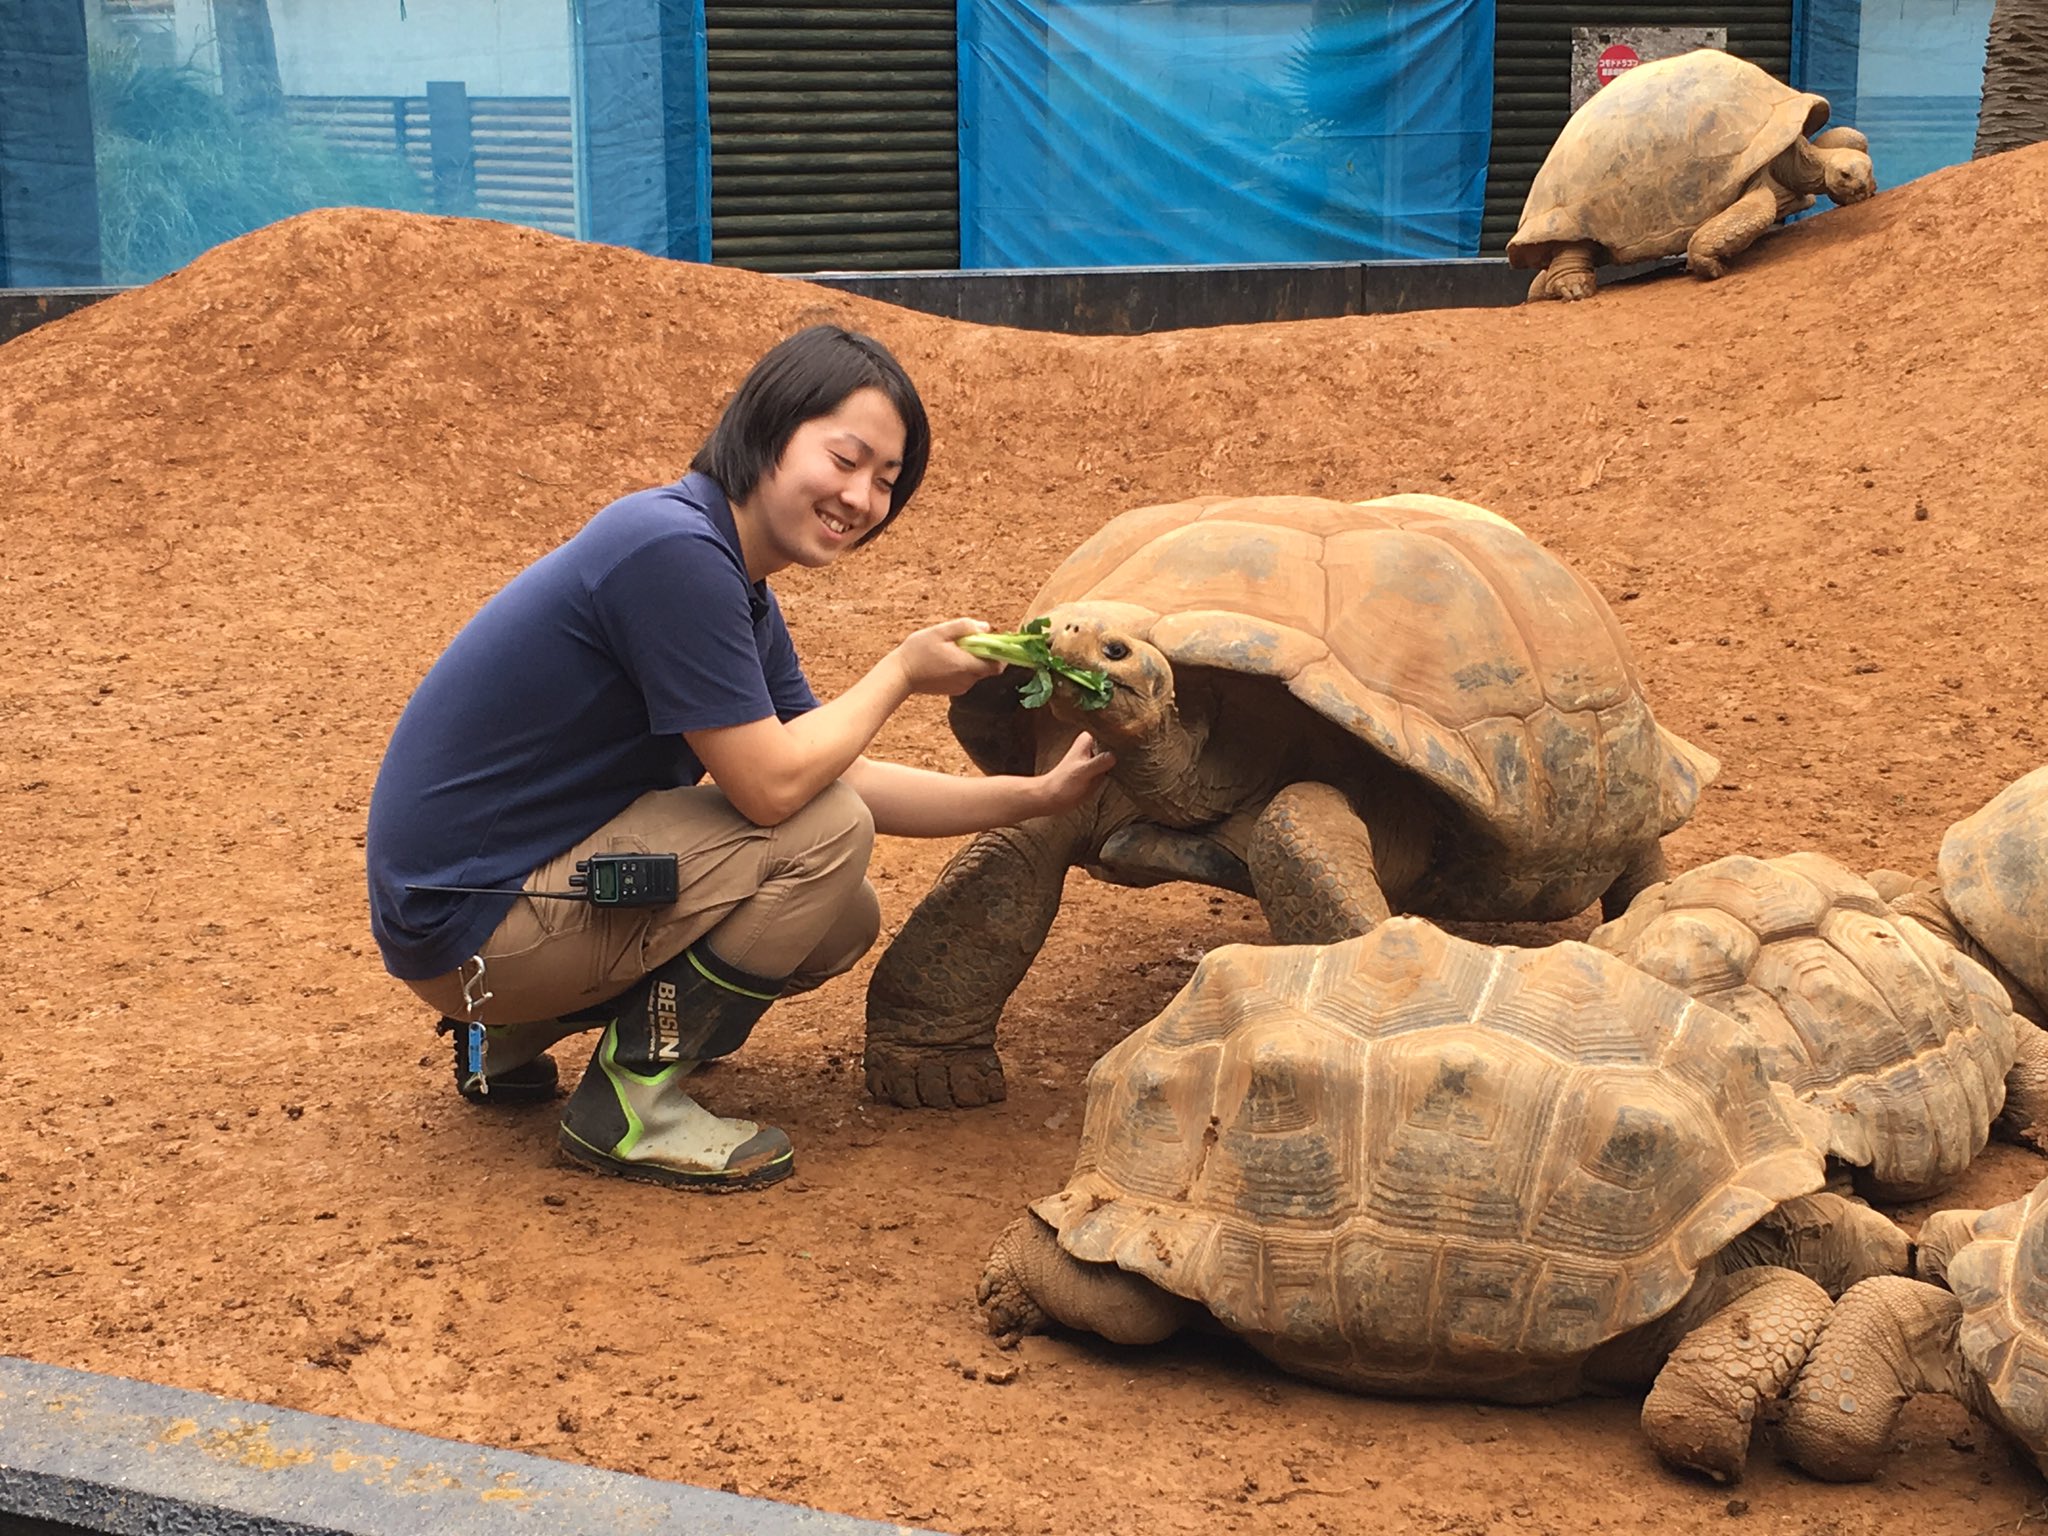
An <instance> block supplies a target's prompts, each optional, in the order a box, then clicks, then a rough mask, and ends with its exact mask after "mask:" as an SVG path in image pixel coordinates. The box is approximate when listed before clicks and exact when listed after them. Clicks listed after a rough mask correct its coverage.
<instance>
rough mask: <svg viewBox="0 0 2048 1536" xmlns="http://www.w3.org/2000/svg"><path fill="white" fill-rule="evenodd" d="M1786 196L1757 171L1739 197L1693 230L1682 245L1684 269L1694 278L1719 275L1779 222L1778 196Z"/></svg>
mask: <svg viewBox="0 0 2048 1536" xmlns="http://www.w3.org/2000/svg"><path fill="white" fill-rule="evenodd" d="M1786 195H1787V194H1786V191H1785V189H1784V188H1783V187H1780V186H1779V185H1778V184H1777V182H1775V181H1773V180H1772V179H1771V177H1770V176H1769V174H1768V173H1765V172H1758V173H1757V177H1756V179H1755V180H1754V181H1752V182H1751V183H1750V184H1749V187H1748V189H1747V190H1746V191H1745V192H1744V193H1743V194H1742V196H1740V197H1738V198H1737V199H1736V200H1735V201H1734V203H1733V204H1731V205H1730V206H1729V207H1728V208H1727V209H1726V210H1724V211H1723V212H1721V213H1717V214H1715V215H1714V216H1713V217H1712V218H1711V219H1709V220H1707V221H1706V223H1704V224H1702V225H1701V226H1700V227H1699V228H1698V229H1696V230H1694V231H1693V232H1692V239H1691V240H1689V241H1687V242H1686V247H1685V269H1686V271H1688V272H1690V273H1692V274H1693V275H1694V276H1695V277H1703V278H1716V277H1719V276H1721V274H1722V273H1724V272H1726V271H1727V270H1728V263H1729V262H1731V261H1733V260H1734V259H1735V258H1736V257H1737V256H1739V255H1741V254H1742V253H1743V252H1744V251H1746V250H1748V249H1749V248H1750V246H1751V245H1752V244H1754V243H1755V241H1756V237H1757V236H1758V235H1761V234H1762V233H1763V232H1764V231H1765V230H1767V229H1769V228H1770V227H1771V226H1772V225H1773V224H1775V223H1777V222H1778V208H1779V206H1780V199H1781V198H1783V197H1785V196H1786Z"/></svg>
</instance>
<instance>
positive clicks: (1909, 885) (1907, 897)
mask: <svg viewBox="0 0 2048 1536" xmlns="http://www.w3.org/2000/svg"><path fill="white" fill-rule="evenodd" d="M1870 883H1871V884H1872V886H1873V887H1875V888H1876V889H1877V890H1878V891H1879V892H1880V893H1881V894H1883V895H1885V896H1887V897H1889V898H1890V899H1891V905H1892V909H1893V910H1894V911H1896V912H1899V913H1901V914H1903V915H1904V916H1906V917H1910V918H1913V919H1915V920H1916V921H1918V922H1920V923H1921V924H1923V925H1924V926H1926V927H1927V928H1930V929H1932V930H1933V931H1934V932H1935V933H1937V934H1939V935H1940V936H1941V937H1942V938H1944V939H1946V940H1948V942H1949V943H1951V944H1953V945H1955V946H1956V947H1957V948H1958V949H1960V950H1961V951H1962V952H1963V953H1964V954H1966V955H1968V956H1969V957H1970V958H1971V959H1972V960H1975V961H1976V962H1977V963H1978V964H1979V965H1981V966H1983V967H1984V968H1985V969H1986V970H1988V971H1989V972H1990V973H1991V974H1992V976H1994V977H1995V978H1996V979H1997V981H1998V983H1999V984H2000V985H2001V986H2003V987H2004V988H2005V990H2006V992H2007V994H2008V995H2010V997H2011V998H2012V1006H2013V1011H2014V1012H2016V1013H2017V1014H2019V1016H2020V1017H2021V1019H2023V1020H2025V1021H2027V1022H2028V1023H2029V1024H2031V1025H2032V1026H2034V1027H2032V1028H2027V1027H2022V1028H2020V1029H2019V1031H2018V1039H2017V1041H2016V1046H2017V1053H2018V1055H2017V1060H2016V1062H2015V1064H2014V1067H2013V1070H2012V1075H2011V1076H2010V1077H2009V1078H2007V1080H2006V1099H2007V1113H2006V1115H2005V1117H2004V1118H2003V1120H2002V1122H2001V1128H2002V1129H2004V1130H2006V1131H2007V1132H2008V1133H2010V1134H2013V1135H2016V1136H2018V1137H2019V1138H2021V1139H2022V1140H2025V1141H2028V1142H2030V1143H2032V1144H2033V1145H2034V1146H2036V1147H2044V1148H2048V1107H2044V1106H2048V1030H2044V1029H2042V1028H2041V1027H2040V1026H2042V1025H2048V767H2043V768H2036V769H2035V770H2034V771H2033V772H2032V773H2029V774H2026V775H2025V776H2023V777H2021V778H2019V779H2016V780H2014V781H2013V782H2012V783H2011V784H2008V785H2007V786H2006V787H2005V788H2004V789H2003V790H2001V791H1999V793H1998V794H1997V795H1995V796H1993V797H1992V799H1991V800H1990V801H1989V803H1987V804H1986V805H1984V806H1983V807H1982V808H1981V809H1979V810H1977V811H1973V812H1972V813H1971V814H1970V815H1968V816H1965V817H1964V818H1963V819H1962V820H1961V821H1958V822H1957V823H1956V824H1955V825H1954V826H1952V827H1950V828H1949V829H1948V833H1947V835H1946V836H1944V837H1943V838H1942V840H1941V853H1940V856H1939V860H1938V862H1937V864H1936V866H1935V876H1934V878H1933V879H1931V880H1919V881H1915V880H1913V879H1912V877H1911V876H1908V875H1902V874H1899V873H1897V872H1896V871H1893V870H1876V871H1873V872H1872V873H1871V876H1870Z"/></svg>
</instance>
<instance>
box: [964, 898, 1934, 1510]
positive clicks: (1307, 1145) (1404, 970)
mask: <svg viewBox="0 0 2048 1536" xmlns="http://www.w3.org/2000/svg"><path fill="white" fill-rule="evenodd" d="M1817 1119H1818V1117H1817V1115H1815V1113H1814V1112H1813V1111H1812V1110H1811V1109H1810V1108H1809V1107H1808V1106H1806V1105H1805V1104H1802V1103H1801V1102H1800V1101H1799V1100H1798V1099H1796V1098H1795V1097H1794V1096H1793V1095H1792V1094H1791V1093H1790V1092H1789V1091H1787V1090H1786V1089H1785V1088H1783V1086H1782V1085H1779V1084H1774V1083H1772V1082H1771V1081H1770V1080H1769V1079H1768V1077H1767V1076H1766V1075H1765V1073H1764V1071H1763V1068H1762V1064H1761V1062H1760V1061H1759V1058H1758V1056H1757V1052H1756V1050H1755V1048H1754V1046H1752V1045H1751V1044H1750V1043H1749V1042H1748V1040H1747V1038H1746V1036H1745V1032H1744V1030H1743V1028H1742V1026H1741V1025H1739V1024H1737V1023H1736V1022H1735V1021H1734V1020H1733V1019H1730V1018H1729V1017H1728V1016H1727V1015H1725V1014H1722V1013H1719V1012H1717V1011H1715V1010H1714V1009H1711V1008H1708V1007H1707V1006H1705V1005H1704V1004H1702V1003H1700V1002H1697V1001H1696V1000H1694V999H1693V998H1690V997H1688V996H1686V994H1684V993H1683V992H1680V991H1679V990H1677V989H1676V988H1675V987H1670V986H1667V985H1665V984H1664V983H1663V982H1660V981H1658V980H1657V979H1656V978H1655V977H1652V976H1650V975H1648V974H1646V973H1644V972H1642V971H1639V970H1636V969H1635V968H1633V967H1631V966H1628V965H1626V964H1624V963H1622V962H1621V961H1619V960H1616V959H1615V958H1613V957H1612V956H1610V955H1607V954H1605V953H1603V952H1602V951H1600V950H1596V949H1593V948H1591V947H1590V946H1588V945H1584V944H1577V943H1561V944H1556V945H1552V946H1549V947H1547V948H1542V949H1516V948H1509V947H1500V948H1491V947H1488V946H1485V945H1480V944H1474V943H1471V942H1469V941H1466V940H1463V939H1458V938H1453V937H1452V936H1450V935H1448V934H1446V933H1444V932H1443V931H1442V930H1440V929H1438V928H1435V927H1433V926H1432V925H1431V924H1429V923H1427V922H1424V921H1423V920H1421V919H1419V918H1406V917H1400V918H1394V919H1391V920H1390V921H1388V922H1385V923H1383V924H1381V925H1380V926H1379V927H1378V928H1376V929H1374V930H1373V932H1372V933H1370V934H1368V935H1366V936H1365V937H1364V938H1360V939H1353V940H1350V941H1348V942H1345V943H1342V944H1333V945H1298V946H1281V947H1255V946H1251V945H1241V944H1232V945H1225V946H1223V947H1221V948H1218V949H1214V950H1211V951H1210V952H1209V953H1208V955H1207V956H1205V957H1204V958H1203V960H1202V961H1201V963H1200V964H1199V965H1198V966H1197V967H1196V969H1195V972H1194V975H1193V977H1192V978H1191V979H1190V980H1189V981H1188V983H1187V985H1186V986H1185V987H1184V988H1183V989H1182V990H1181V992H1180V994H1179V995H1178V996H1177V997H1175V998H1174V1000H1173V1001H1172V1002H1171V1003H1169V1004H1168V1005H1167V1007H1166V1008H1165V1010H1164V1011H1163V1012H1161V1013H1160V1015H1159V1016H1158V1017H1157V1018H1155V1019H1154V1020H1152V1021H1151V1022H1150V1023H1148V1024H1145V1025H1143V1026H1141V1027H1140V1028H1139V1029H1138V1030H1137V1031H1135V1032H1134V1033H1133V1034H1131V1035H1129V1036H1127V1037H1126V1038H1125V1039H1124V1040H1123V1041H1122V1042H1120V1043H1119V1044H1118V1045H1116V1046H1115V1047H1113V1048H1112V1049H1111V1050H1110V1051H1109V1052H1108V1054H1106V1055H1105V1056H1103V1057H1102V1059H1101V1060H1100V1061H1099V1062H1097V1063H1096V1065H1095V1067H1094V1069H1093V1070H1092V1071H1091V1072H1090V1073H1089V1075H1088V1104H1087V1111H1086V1118H1085V1121H1084V1123H1083V1127H1082V1132H1081V1151H1080V1156H1079V1157H1078V1159H1077V1160H1076V1162H1075V1166H1074V1172H1073V1175H1072V1177H1071V1178H1070V1179H1069V1180H1068V1183H1067V1186H1066V1188H1065V1189H1063V1190H1061V1191H1060V1192H1059V1193H1058V1194H1055V1195H1052V1196H1049V1197H1047V1198H1046V1199H1042V1200H1039V1201H1037V1202H1035V1203H1034V1204H1033V1205H1032V1206H1031V1208H1030V1214H1028V1215H1027V1216H1025V1217H1024V1218H1022V1219H1021V1220H1020V1221H1018V1222H1016V1223H1015V1224H1013V1225H1012V1226H1011V1227H1010V1228H1009V1229H1008V1230H1006V1231H1005V1232H1004V1234H1003V1235H1002V1237H1001V1238H1000V1240H999V1241H998V1243H997V1245H996V1248H995V1252H994V1254H993V1255H992V1257H991V1258H990V1261H989V1266H988V1269H987V1272H986V1274H985V1275H984V1277H983V1280H982V1283H981V1288H980V1296H981V1301H982V1305H983V1307H984V1309H985V1310H986V1314H987V1317H988V1322H989V1326H990V1328H991V1330H992V1331H994V1332H996V1333H999V1334H1009V1333H1015V1332H1022V1331H1031V1330H1036V1329H1042V1328H1045V1327H1047V1326H1048V1325H1050V1324H1052V1323H1060V1324H1064V1325H1065V1326H1068V1327H1072V1328H1079V1329H1087V1330H1091V1331H1093V1332H1096V1333H1099V1334H1102V1335H1104V1336H1105V1337H1107V1338H1109V1339H1111V1340H1114V1341H1116V1342H1119V1343H1125V1344H1142V1343H1154V1342H1157V1341H1159V1340H1161V1339H1164V1338H1166V1337H1167V1336H1169V1335H1170V1334H1172V1333H1173V1332H1175V1331H1176V1330H1177V1329H1179V1328H1181V1327H1184V1326H1189V1325H1194V1326H1209V1327H1214V1326H1217V1325H1220V1326H1221V1327H1222V1328H1224V1329H1227V1330H1228V1331H1229V1332H1231V1333H1233V1334H1236V1335H1238V1336H1240V1337H1242V1338H1243V1339H1244V1340H1245V1341H1246V1342H1248V1343H1249V1344H1250V1345H1251V1346H1252V1347H1253V1348H1254V1349H1256V1350H1257V1351H1258V1352H1259V1353H1261V1354H1263V1355H1265V1356H1266V1357H1268V1358H1269V1359H1271V1360H1272V1361H1274V1362H1275V1363H1276V1364H1278V1365H1280V1366H1283V1367H1284V1368H1286V1369H1287V1370H1290V1371H1294V1372H1298V1373H1300V1374H1302V1375H1305V1376H1308V1377H1311V1378H1313V1379H1315V1380H1317V1381H1321V1382H1325V1383H1328V1384H1331V1385H1334V1386H1339V1387H1345V1388H1351V1389H1355V1390H1361V1391H1370V1392H1380V1393H1389V1394H1396V1395H1426V1396H1461V1397H1478V1398H1488V1399H1492V1400H1495V1401H1501V1402H1513V1403H1539V1402H1550V1401H1555V1400H1557V1399H1560V1398H1564V1397H1567V1396H1570V1395H1571V1394H1573V1393H1575V1392H1578V1391H1580V1390H1582V1389H1585V1388H1588V1387H1595V1388H1597V1387H1602V1386H1608V1387H1629V1386H1640V1385H1642V1384H1645V1383H1648V1382H1650V1381H1652V1380H1653V1379H1654V1380H1655V1383H1656V1384H1655V1387H1654V1388H1653V1390H1652V1391H1651V1393H1650V1396H1649V1398H1648V1399H1647V1401H1646V1402H1645V1404H1644V1410H1643V1423H1644V1427H1645V1429H1646V1430H1647V1431H1648V1432H1649V1434H1650V1437H1651V1439H1652V1440H1653V1442H1654V1443H1655V1444H1656V1445H1657V1448H1658V1450H1659V1452H1660V1454H1662V1455H1664V1456H1665V1457H1666V1458H1667V1459H1668V1460H1671V1461H1674V1462H1676V1463H1678V1464H1680V1465H1684V1466H1689V1467H1696V1468H1699V1469H1702V1470H1705V1471H1709V1472H1712V1473H1714V1474H1716V1475H1718V1476H1721V1477H1733V1476H1736V1475H1738V1474H1739V1473H1740V1471H1741V1468H1742V1465H1743V1460H1744V1457H1745V1455H1746V1452H1747V1448H1748V1442H1749V1432H1750V1423H1751V1417H1752V1414H1753V1413H1754V1411H1755V1409H1756V1407H1757V1406H1758V1405H1759V1404H1761V1403H1765V1402H1768V1401H1770V1400H1771V1399H1773V1398H1774V1397H1775V1396H1776V1394H1777V1393H1778V1391H1779V1390H1780V1389H1781V1388H1782V1386H1783V1385H1784V1383H1785V1382H1786V1381H1788V1380H1789V1379H1790V1378H1791V1375H1792V1373H1793V1372H1794V1371H1796V1370H1797V1369H1798V1367H1799V1365H1800V1362H1801V1361H1802V1360H1803V1359H1804V1358H1805V1354H1806V1350H1807V1347H1808V1345H1809V1344H1810V1343H1811V1341H1812V1338H1813V1336H1814V1335H1815V1333H1817V1332H1818V1330H1819V1327H1820V1324H1821V1320H1822V1318H1823V1317H1824V1316H1825V1314H1826V1312H1827V1306H1828V1300H1827V1298H1828V1296H1829V1295H1831V1294H1837V1293H1839V1292H1840V1291H1841V1290H1843V1289H1844V1288H1846V1287H1847V1286H1849V1285H1851V1284H1853V1283H1855V1282H1856V1281H1858V1280H1861V1279H1863V1278H1865V1277H1867V1276H1871V1275H1876V1274H1896V1273H1900V1272H1902V1271H1903V1270H1904V1269H1905V1266H1906V1261H1907V1252H1908V1245H1907V1241H1906V1235H1905V1233H1904V1232H1903V1231H1901V1230H1900V1229H1899V1228H1897V1227H1896V1226H1894V1225H1893V1224H1892V1223H1891V1222H1889V1221H1887V1220H1886V1219H1885V1218H1884V1217H1882V1216H1880V1215H1878V1214H1877V1213H1876V1212H1875V1211H1872V1210H1871V1209H1870V1208H1869V1207H1867V1206H1864V1205H1861V1204H1858V1203H1855V1202H1852V1201H1849V1200H1845V1199H1842V1198H1840V1197H1838V1196H1835V1195H1830V1194H1816V1193H1815V1191H1817V1190H1819V1189H1820V1187H1821V1185H1822V1181H1823V1177H1824V1174H1823V1157H1822V1152H1821V1147H1820V1144H1819V1142H1818V1141H1817V1139H1816V1137H1817V1135H1818V1133H1819V1132H1818V1126H1817V1124H1816V1123H1815V1122H1816V1121H1817Z"/></svg>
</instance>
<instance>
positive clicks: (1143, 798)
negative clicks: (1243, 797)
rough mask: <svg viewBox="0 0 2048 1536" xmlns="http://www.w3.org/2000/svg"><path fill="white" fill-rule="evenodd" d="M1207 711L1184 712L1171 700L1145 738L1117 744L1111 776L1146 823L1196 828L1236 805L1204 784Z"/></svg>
mask: <svg viewBox="0 0 2048 1536" xmlns="http://www.w3.org/2000/svg"><path fill="white" fill-rule="evenodd" d="M1209 726H1210V720H1209V712H1208V711H1207V710H1206V709H1202V708H1199V707H1197V708H1196V709H1194V710H1192V711H1191V712H1189V713H1188V714H1183V713H1182V711H1181V707H1180V704H1179V702H1178V701H1176V700H1173V699H1169V700H1167V701H1166V702H1165V704H1164V707H1163V708H1162V709H1161V711H1160V714H1159V716H1158V719H1157V720H1156V722H1155V723H1154V724H1153V726H1152V728H1151V729H1149V730H1147V731H1146V732H1145V733H1144V735H1143V736H1141V737H1138V738H1136V739H1134V740H1131V741H1127V742H1118V743H1116V768H1115V770H1114V771H1113V774H1112V777H1114V778H1115V779H1116V781H1117V783H1118V784H1119V785H1121V786H1122V788H1123V791H1124V793H1125V794H1127V795H1129V796H1130V797H1131V798H1132V799H1133V800H1134V801H1136V802H1137V804H1138V809H1139V812H1140V814H1141V815H1143V816H1144V818H1145V819H1146V820H1147V821H1156V822H1158V823H1160V824H1161V825H1163V826H1168V827H1200V826H1206V825H1208V824H1209V823H1210V822H1212V821H1218V820H1221V819H1222V818H1223V817H1224V816H1226V815H1228V814H1229V813H1230V812H1231V811H1232V810H1233V809H1235V807H1236V801H1237V798H1238V797H1237V795H1236V794H1234V793H1231V792H1230V791H1229V790H1228V789H1226V787H1225V786H1223V785H1220V784H1211V783H1208V782H1206V781H1205V779H1204V777H1203V775H1202V771H1201V767H1202V749H1203V748H1204V747H1205V746H1207V745H1208V741H1209Z"/></svg>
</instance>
